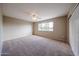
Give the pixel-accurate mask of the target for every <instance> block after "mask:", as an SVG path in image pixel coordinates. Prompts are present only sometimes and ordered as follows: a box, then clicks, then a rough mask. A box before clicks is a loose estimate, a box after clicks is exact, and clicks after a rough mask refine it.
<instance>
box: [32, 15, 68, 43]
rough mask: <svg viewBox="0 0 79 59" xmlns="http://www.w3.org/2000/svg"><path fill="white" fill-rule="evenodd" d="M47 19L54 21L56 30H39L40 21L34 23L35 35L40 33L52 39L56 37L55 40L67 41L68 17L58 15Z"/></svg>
mask: <svg viewBox="0 0 79 59" xmlns="http://www.w3.org/2000/svg"><path fill="white" fill-rule="evenodd" d="M46 21H52V22H54V30H53V32H41V31H38V23H40V22H38V23H33V25H34V26H33V27H34V28H33V31H34V32H33V34H34V35H39V36H43V37H47V38H50V39H55V40H61V41H64V42H66V41H67V20H66V17H65V16H64V17H58V18H54V19H50V20H46ZM42 22H45V21H42Z"/></svg>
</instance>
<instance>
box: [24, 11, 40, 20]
mask: <svg viewBox="0 0 79 59" xmlns="http://www.w3.org/2000/svg"><path fill="white" fill-rule="evenodd" d="M25 13H26V14H27V15H29V16H31V19H32V20H33V21H38V19H42V18H40V17H39V16H38V14H37V13H36V12H25Z"/></svg>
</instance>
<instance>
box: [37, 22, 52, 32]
mask: <svg viewBox="0 0 79 59" xmlns="http://www.w3.org/2000/svg"><path fill="white" fill-rule="evenodd" d="M38 31H53V22H44V23H39V24H38Z"/></svg>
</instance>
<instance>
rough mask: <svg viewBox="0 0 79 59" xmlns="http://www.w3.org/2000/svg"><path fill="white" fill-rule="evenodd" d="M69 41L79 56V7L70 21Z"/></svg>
mask: <svg viewBox="0 0 79 59" xmlns="http://www.w3.org/2000/svg"><path fill="white" fill-rule="evenodd" d="M69 40H70V45H71V47H72V51H73V52H74V54H75V55H76V56H79V5H78V7H77V8H76V9H75V11H74V12H73V14H72V16H71V18H70V19H69Z"/></svg>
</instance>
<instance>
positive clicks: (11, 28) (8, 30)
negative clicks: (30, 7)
mask: <svg viewBox="0 0 79 59" xmlns="http://www.w3.org/2000/svg"><path fill="white" fill-rule="evenodd" d="M3 31H4V40H10V39H15V38H19V37H23V36H27V35H32V23H30V22H27V21H23V20H19V19H15V18H11V17H7V16H4V17H3Z"/></svg>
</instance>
